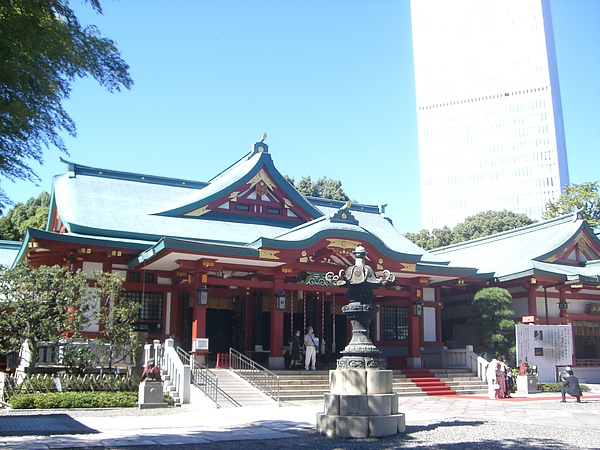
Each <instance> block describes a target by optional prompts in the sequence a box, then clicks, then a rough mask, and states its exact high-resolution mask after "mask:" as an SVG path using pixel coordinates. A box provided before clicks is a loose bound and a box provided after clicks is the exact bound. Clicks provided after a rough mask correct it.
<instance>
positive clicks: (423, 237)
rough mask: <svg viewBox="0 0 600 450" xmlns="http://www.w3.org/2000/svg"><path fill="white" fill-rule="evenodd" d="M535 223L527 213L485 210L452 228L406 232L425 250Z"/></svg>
mask: <svg viewBox="0 0 600 450" xmlns="http://www.w3.org/2000/svg"><path fill="white" fill-rule="evenodd" d="M532 223H535V221H534V220H532V219H530V218H529V217H527V216H526V215H525V214H517V213H514V212H511V211H507V210H503V211H485V212H480V213H477V214H475V215H474V216H470V217H467V218H466V219H465V220H464V221H463V222H461V223H459V224H457V225H456V226H455V227H454V228H452V229H450V228H448V227H446V226H445V227H444V228H442V229H439V228H435V229H434V230H433V231H431V232H430V231H429V230H421V231H420V232H419V233H406V235H405V237H406V238H407V239H408V240H410V241H411V242H413V243H415V244H417V245H418V246H419V247H421V248H423V249H425V250H431V249H434V248H438V247H444V246H446V245H451V244H458V243H459V242H465V241H470V240H471V239H477V238H480V237H484V236H489V235H491V234H495V233H501V232H503V231H508V230H514V229H515V228H519V227H524V226H526V225H531V224H532Z"/></svg>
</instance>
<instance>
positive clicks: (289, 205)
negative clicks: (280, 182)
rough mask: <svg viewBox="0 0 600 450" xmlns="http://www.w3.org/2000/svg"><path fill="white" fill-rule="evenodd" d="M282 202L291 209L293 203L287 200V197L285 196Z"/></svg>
mask: <svg viewBox="0 0 600 450" xmlns="http://www.w3.org/2000/svg"><path fill="white" fill-rule="evenodd" d="M283 203H284V206H285V207H286V208H287V209H291V208H293V207H294V204H293V203H292V202H291V201H289V199H287V198H284V199H283Z"/></svg>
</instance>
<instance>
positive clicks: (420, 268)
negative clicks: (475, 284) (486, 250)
mask: <svg viewBox="0 0 600 450" xmlns="http://www.w3.org/2000/svg"><path fill="white" fill-rule="evenodd" d="M416 271H417V272H426V273H435V274H439V275H443V274H448V275H468V276H470V277H473V278H485V277H486V276H487V274H479V273H477V269H476V268H474V267H457V266H450V265H447V264H442V263H440V264H435V263H431V262H427V263H422V262H418V263H417V267H416ZM490 278H493V275H491V276H490Z"/></svg>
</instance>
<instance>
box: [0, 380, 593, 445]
mask: <svg viewBox="0 0 600 450" xmlns="http://www.w3.org/2000/svg"><path fill="white" fill-rule="evenodd" d="M559 400H560V397H558V396H556V395H545V394H536V395H532V396H529V397H528V398H520V399H519V398H515V399H506V400H489V399H487V398H485V397H477V396H448V397H404V398H400V400H399V409H400V411H401V412H404V413H405V414H406V425H407V427H406V433H403V434H401V435H397V436H392V437H388V438H381V439H353V440H346V439H331V438H327V437H325V436H322V435H319V434H317V433H316V432H315V421H316V413H317V412H320V411H322V409H323V404H322V402H297V403H284V404H283V406H281V407H279V408H278V407H277V406H272V407H261V408H230V409H220V410H215V409H213V408H209V407H207V405H198V404H196V405H184V406H183V407H181V408H169V409H166V410H165V409H161V410H139V409H137V408H126V409H107V410H69V411H66V413H63V412H60V413H57V412H56V411H9V410H2V411H0V424H7V425H0V430H2V429H4V430H8V431H7V432H12V433H13V434H14V431H15V428H16V426H15V424H19V423H20V424H21V426H22V427H25V425H23V424H27V425H26V426H27V427H29V429H23V430H22V432H23V433H24V434H23V435H20V436H11V435H7V434H3V433H0V436H2V437H0V450H3V449H5V448H6V449H58V448H60V449H65V448H90V449H99V448H103V449H107V448H110V449H113V448H114V449H117V448H118V449H134V448H140V447H144V448H146V449H159V448H160V449H163V448H165V447H166V446H168V447H171V448H173V449H242V448H243V449H261V450H263V449H286V450H287V449H290V448H292V449H294V448H298V449H302V448H312V449H324V450H333V449H336V450H337V449H397V448H442V449H454V448H456V449H458V448H460V449H506V448H559V447H560V448H599V447H600V427H599V426H598V425H600V392H599V393H596V395H586V396H585V397H584V399H583V402H582V403H579V404H578V403H575V401H574V400H573V399H569V401H568V402H567V403H561V402H560V401H559ZM44 416H45V417H44ZM5 420H6V422H5ZM11 423H12V425H10V424H11ZM11 427H12V428H11ZM52 427H55V428H52ZM65 429H68V431H65ZM86 430H92V433H90V434H74V433H76V432H84V433H85V431H86ZM48 431H50V432H52V433H53V434H52V435H50V436H48V435H44V433H47V432H48Z"/></svg>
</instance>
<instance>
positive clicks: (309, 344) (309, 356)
mask: <svg viewBox="0 0 600 450" xmlns="http://www.w3.org/2000/svg"><path fill="white" fill-rule="evenodd" d="M313 331H314V330H313V327H308V329H307V330H306V336H304V348H305V351H304V369H305V370H308V368H309V366H310V365H311V363H312V370H316V364H317V349H318V348H319V338H317V337H315V335H314V332H313Z"/></svg>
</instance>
